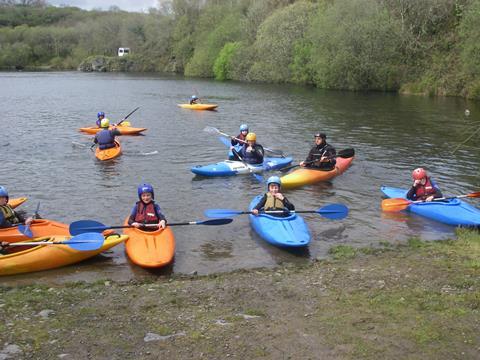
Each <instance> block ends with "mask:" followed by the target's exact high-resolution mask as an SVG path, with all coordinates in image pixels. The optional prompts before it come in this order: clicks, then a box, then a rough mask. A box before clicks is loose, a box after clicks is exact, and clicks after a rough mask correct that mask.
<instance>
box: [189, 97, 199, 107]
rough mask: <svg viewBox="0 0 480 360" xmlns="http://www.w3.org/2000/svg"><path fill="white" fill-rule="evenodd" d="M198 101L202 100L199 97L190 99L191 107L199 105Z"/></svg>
mask: <svg viewBox="0 0 480 360" xmlns="http://www.w3.org/2000/svg"><path fill="white" fill-rule="evenodd" d="M198 100H200V99H199V98H198V96H197V95H192V96H191V97H190V105H195V104H198Z"/></svg>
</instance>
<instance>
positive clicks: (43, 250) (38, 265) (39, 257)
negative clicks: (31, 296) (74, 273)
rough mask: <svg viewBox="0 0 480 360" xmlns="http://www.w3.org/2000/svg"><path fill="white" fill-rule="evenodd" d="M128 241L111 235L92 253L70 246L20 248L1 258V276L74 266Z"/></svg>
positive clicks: (59, 237) (60, 237) (55, 237)
mask: <svg viewBox="0 0 480 360" xmlns="http://www.w3.org/2000/svg"><path fill="white" fill-rule="evenodd" d="M69 238H70V236H65V235H52V236H50V237H43V238H39V239H35V240H31V239H29V240H28V241H29V242H30V241H63V240H65V239H69ZM126 239H128V236H125V235H121V236H120V235H109V236H107V237H106V238H105V242H104V243H103V245H102V247H101V248H100V249H97V250H91V251H79V250H75V249H72V248H71V247H70V246H68V245H47V244H45V245H39V246H33V247H31V246H29V247H28V248H27V247H23V246H19V247H18V248H17V249H20V248H21V249H23V250H20V251H17V252H12V253H11V254H7V255H3V256H0V275H13V274H21V273H27V272H33V271H41V270H49V269H55V268H58V267H61V266H65V265H70V264H74V263H77V262H79V261H82V260H85V259H88V258H91V257H92V256H95V255H97V254H100V253H101V252H102V251H105V250H108V249H110V248H111V247H113V246H115V245H117V244H119V243H121V242H122V241H125V240H126ZM15 248H16V247H15ZM12 249H14V247H12Z"/></svg>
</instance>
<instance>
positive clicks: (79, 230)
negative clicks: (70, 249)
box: [69, 219, 233, 235]
mask: <svg viewBox="0 0 480 360" xmlns="http://www.w3.org/2000/svg"><path fill="white" fill-rule="evenodd" d="M232 221H233V219H212V220H205V221H186V222H179V223H171V224H168V223H167V226H179V225H214V226H215V225H226V224H230V223H231V222H232ZM143 226H145V227H154V228H158V225H156V224H145V225H143ZM134 227H135V226H132V225H120V226H107V225H104V224H102V223H101V222H98V221H95V220H79V221H75V222H73V223H71V224H70V227H69V231H70V234H72V235H78V234H83V233H89V232H95V233H101V232H103V231H105V230H109V229H127V228H134Z"/></svg>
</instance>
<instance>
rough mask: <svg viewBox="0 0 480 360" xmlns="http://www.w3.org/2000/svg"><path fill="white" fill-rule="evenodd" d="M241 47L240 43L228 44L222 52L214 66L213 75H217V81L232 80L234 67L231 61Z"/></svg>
mask: <svg viewBox="0 0 480 360" xmlns="http://www.w3.org/2000/svg"><path fill="white" fill-rule="evenodd" d="M239 47H240V43H238V42H237V43H235V42H229V43H226V44H225V46H224V47H223V49H222V50H221V51H220V53H219V54H218V57H217V59H216V60H215V64H214V65H213V73H214V74H215V79H216V80H220V81H223V80H229V79H232V77H231V75H230V71H231V70H230V69H231V67H232V64H231V60H232V57H233V56H234V54H235V52H236V51H237V49H238V48H239Z"/></svg>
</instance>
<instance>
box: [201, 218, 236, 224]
mask: <svg viewBox="0 0 480 360" xmlns="http://www.w3.org/2000/svg"><path fill="white" fill-rule="evenodd" d="M232 221H233V219H212V220H205V221H202V223H201V224H202V225H227V224H230V223H231V222H232Z"/></svg>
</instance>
